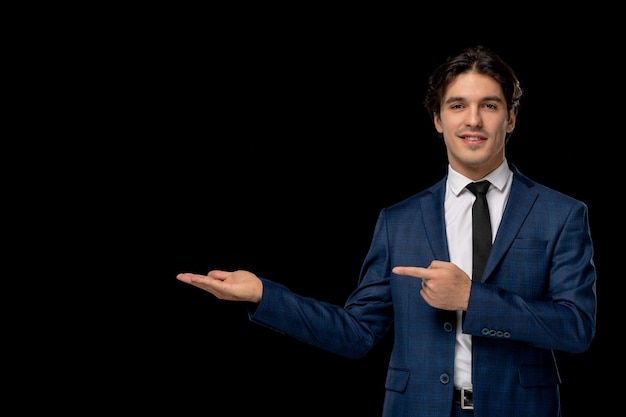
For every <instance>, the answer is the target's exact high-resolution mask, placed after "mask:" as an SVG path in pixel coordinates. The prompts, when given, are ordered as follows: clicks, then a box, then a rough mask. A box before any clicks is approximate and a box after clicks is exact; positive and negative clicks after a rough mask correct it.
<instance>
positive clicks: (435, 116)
mask: <svg viewBox="0 0 626 417" xmlns="http://www.w3.org/2000/svg"><path fill="white" fill-rule="evenodd" d="M433 123H434V124H435V129H437V132H439V133H443V127H442V126H441V117H440V116H439V114H438V113H433Z"/></svg>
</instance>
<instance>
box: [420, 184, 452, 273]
mask: <svg viewBox="0 0 626 417" xmlns="http://www.w3.org/2000/svg"><path fill="white" fill-rule="evenodd" d="M445 190H446V178H444V179H443V180H442V181H440V182H439V183H437V184H435V185H434V186H432V187H431V188H430V190H429V192H427V193H425V194H424V196H423V198H421V199H420V200H419V204H421V205H422V207H421V208H422V209H421V210H420V212H421V213H422V221H423V222H424V230H426V235H427V236H428V242H429V243H430V247H431V248H432V251H433V259H439V260H442V261H449V260H450V254H449V252H448V243H447V239H446V221H445V209H444V205H443V202H444V197H445Z"/></svg>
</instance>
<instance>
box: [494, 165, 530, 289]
mask: <svg viewBox="0 0 626 417" xmlns="http://www.w3.org/2000/svg"><path fill="white" fill-rule="evenodd" d="M511 169H512V170H513V183H512V184H511V193H510V194H509V200H508V202H507V203H506V207H505V209H504V213H502V221H501V222H500V227H499V228H498V232H497V234H496V239H495V241H494V242H493V246H492V248H491V254H490V256H489V259H488V260H487V265H485V273H486V275H487V279H486V280H487V281H488V280H489V275H491V273H492V272H493V270H494V268H495V267H496V265H498V263H499V262H500V260H501V259H502V257H503V256H504V254H505V253H506V251H507V250H508V249H509V247H510V246H511V244H512V243H513V240H514V239H515V236H517V234H518V232H519V230H520V228H521V227H522V224H523V223H524V220H525V219H526V217H527V216H528V214H529V213H530V209H531V208H532V206H533V204H534V202H535V200H536V199H537V193H536V192H535V191H534V190H533V188H532V187H533V182H532V181H530V180H529V179H528V178H526V177H524V176H522V175H521V174H520V173H519V171H517V170H516V169H515V168H514V167H511Z"/></svg>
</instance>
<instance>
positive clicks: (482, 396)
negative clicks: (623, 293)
mask: <svg viewBox="0 0 626 417" xmlns="http://www.w3.org/2000/svg"><path fill="white" fill-rule="evenodd" d="M521 96H522V90H521V88H520V85H519V81H518V79H517V77H516V75H515V73H514V72H513V70H512V69H511V68H510V67H509V66H508V65H507V64H506V63H505V62H503V61H502V60H501V59H500V57H499V56H498V55H496V54H495V53H494V52H493V51H490V50H488V49H486V48H484V47H481V46H478V47H474V48H468V49H466V50H463V51H461V52H460V53H459V54H458V55H455V56H452V57H450V58H448V60H446V62H444V63H443V64H442V65H441V66H439V67H438V68H437V69H436V70H435V71H434V72H433V74H432V75H431V77H430V79H429V88H428V91H427V95H426V99H425V106H426V109H427V110H428V112H429V114H431V115H432V117H433V122H434V126H435V129H436V130H437V132H438V133H439V134H440V135H441V137H442V140H443V141H444V143H445V146H446V150H447V157H448V162H449V164H448V173H447V175H446V176H445V177H444V178H443V179H442V180H441V181H439V182H438V183H436V184H434V185H433V186H431V187H430V188H428V189H426V190H424V191H422V192H420V193H418V194H416V195H414V196H411V197H409V198H407V199H405V200H404V201H401V202H399V203H397V204H394V205H392V206H390V207H387V208H384V209H383V210H381V212H380V214H379V218H378V221H377V223H376V227H375V231H374V236H373V239H372V242H371V245H370V249H369V251H368V253H367V255H366V257H365V260H364V262H363V266H362V269H361V273H360V277H359V285H358V286H357V288H356V289H355V290H354V292H353V293H352V294H351V295H350V297H349V298H348V300H347V301H346V303H345V304H344V305H343V306H339V305H333V304H329V303H323V302H320V301H317V300H314V299H312V298H309V297H302V296H300V295H298V294H295V293H294V292H292V291H290V290H289V289H288V288H286V287H285V286H284V285H281V284H279V283H277V282H273V281H271V280H269V279H266V278H262V277H258V276H257V275H255V274H254V273H252V272H249V271H243V270H239V271H232V272H231V271H221V270H215V271H211V272H209V273H208V274H207V275H199V274H192V273H181V274H178V275H177V278H178V279H179V280H180V281H182V282H185V283H188V284H191V285H194V286H196V287H198V288H201V289H203V290H206V291H208V292H210V293H211V294H213V295H214V296H216V297H217V298H220V299H224V300H233V301H246V302H250V303H252V304H251V308H250V312H249V314H250V315H249V317H250V320H251V321H253V322H255V323H259V324H262V325H264V326H267V327H269V328H271V329H274V330H276V331H278V332H281V333H284V334H287V335H290V336H291V337H294V338H296V339H298V340H300V341H302V342H305V343H308V344H310V345H314V346H317V347H319V348H321V349H324V350H327V351H329V352H334V353H336V354H338V355H342V356H345V357H348V358H361V357H363V356H364V355H366V354H367V353H368V352H369V351H370V350H371V349H372V348H373V347H374V346H375V345H376V344H377V343H378V342H380V341H381V340H382V339H383V337H384V336H385V335H386V334H387V332H388V331H389V330H390V329H391V328H392V327H393V329H394V343H393V348H392V350H391V357H390V360H389V367H388V371H387V378H386V381H385V388H386V393H385V399H384V407H383V416H389V417H391V416H394V417H395V416H420V417H423V416H433V417H434V416H437V417H447V416H451V415H452V416H457V415H459V416H460V415H474V416H479V417H491V416H494V417H502V416H507V417H515V416H520V417H522V416H523V417H529V416H533V417H543V416H546V417H547V416H550V417H555V416H560V415H561V408H560V403H559V401H560V400H559V384H560V377H559V372H558V368H557V364H556V361H555V355H554V351H563V352H570V353H579V352H583V351H585V350H587V349H588V348H589V346H590V344H591V342H592V340H593V338H594V336H595V331H596V326H595V318H596V287H595V286H596V271H595V265H594V262H593V247H592V241H591V236H590V231H589V222H588V213H587V206H586V205H585V204H584V203H583V202H580V201H577V200H575V199H573V198H571V197H568V196H566V195H563V194H562V193H559V192H557V191H555V190H552V189H549V188H547V187H545V186H542V185H540V184H537V183H535V182H533V181H532V180H530V179H529V178H527V177H525V176H524V175H523V174H522V173H520V172H519V170H518V169H517V168H516V167H515V166H514V165H512V164H510V163H509V162H508V160H507V159H506V157H505V145H506V143H507V140H508V138H509V137H510V135H511V134H512V132H513V130H514V129H515V124H516V118H517V113H518V110H519V104H520V98H521ZM481 180H488V181H489V183H490V184H488V185H489V188H488V191H487V194H486V198H487V202H488V206H489V220H488V222H489V223H490V224H488V225H487V226H486V227H487V228H488V227H489V226H491V240H492V247H491V248H490V252H489V255H488V258H487V261H486V264H485V265H484V270H483V272H482V273H480V274H479V275H478V276H472V268H473V266H474V265H473V263H474V261H473V254H472V252H473V246H474V244H473V242H472V233H473V230H472V228H473V227H472V206H473V204H474V201H475V200H476V197H475V195H474V194H473V192H471V191H470V190H469V189H467V188H466V186H467V185H468V184H470V183H473V182H479V181H481Z"/></svg>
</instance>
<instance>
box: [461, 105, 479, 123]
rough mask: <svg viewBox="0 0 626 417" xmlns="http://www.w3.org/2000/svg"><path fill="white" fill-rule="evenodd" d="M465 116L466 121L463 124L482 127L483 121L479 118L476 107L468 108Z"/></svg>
mask: <svg viewBox="0 0 626 417" xmlns="http://www.w3.org/2000/svg"><path fill="white" fill-rule="evenodd" d="M466 115H467V119H466V121H465V123H466V124H467V125H468V126H472V127H482V125H483V120H482V118H481V117H480V111H479V109H478V107H476V106H471V107H469V108H468V111H467V112H466Z"/></svg>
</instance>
